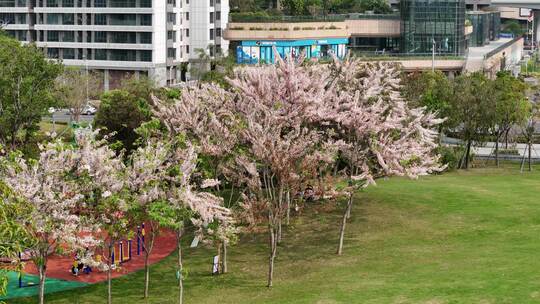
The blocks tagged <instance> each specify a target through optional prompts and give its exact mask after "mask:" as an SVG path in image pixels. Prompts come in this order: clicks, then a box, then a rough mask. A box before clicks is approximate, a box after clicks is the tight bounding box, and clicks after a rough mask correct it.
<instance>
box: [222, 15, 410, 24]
mask: <svg viewBox="0 0 540 304" xmlns="http://www.w3.org/2000/svg"><path fill="white" fill-rule="evenodd" d="M399 18H400V16H399V14H361V13H350V14H332V15H323V16H283V15H268V14H266V13H230V14H229V22H232V23H235V22H236V23H242V22H254V23H257V22H261V23H263V22H265V23H266V22H275V23H278V22H342V21H345V20H351V19H352V20H355V19H390V20H397V19H399Z"/></svg>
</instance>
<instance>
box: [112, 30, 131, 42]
mask: <svg viewBox="0 0 540 304" xmlns="http://www.w3.org/2000/svg"><path fill="white" fill-rule="evenodd" d="M109 35H110V39H109V42H110V43H137V34H136V33H131V32H111V33H109Z"/></svg>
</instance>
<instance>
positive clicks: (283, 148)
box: [229, 58, 333, 287]
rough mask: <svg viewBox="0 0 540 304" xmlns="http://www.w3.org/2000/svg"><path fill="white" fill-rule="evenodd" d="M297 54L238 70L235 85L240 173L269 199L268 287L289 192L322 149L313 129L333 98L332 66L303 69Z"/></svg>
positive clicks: (254, 193) (262, 197) (320, 137)
mask: <svg viewBox="0 0 540 304" xmlns="http://www.w3.org/2000/svg"><path fill="white" fill-rule="evenodd" d="M299 62H301V59H299V61H298V62H297V61H294V60H292V58H288V60H286V61H285V60H282V59H280V58H278V63H277V64H276V65H269V66H264V67H256V68H253V67H250V68H244V69H239V70H237V71H236V74H235V76H234V78H232V79H230V80H229V81H230V84H231V86H232V87H233V92H235V98H234V100H235V104H234V106H235V108H234V110H235V112H236V113H237V115H239V116H240V118H241V123H242V128H241V130H240V132H239V135H240V142H241V144H242V146H243V151H244V153H243V154H242V155H240V156H241V157H240V158H238V159H237V162H238V164H239V166H238V169H237V170H238V171H240V172H242V171H246V172H248V173H249V175H244V176H245V177H247V178H250V179H251V181H249V182H247V184H248V185H250V186H251V189H250V192H251V197H256V198H257V199H256V200H257V201H260V202H264V204H265V206H266V208H265V209H266V210H265V213H266V217H267V221H268V222H267V223H268V231H269V235H270V237H269V249H270V254H269V269H268V287H271V286H272V284H273V275H274V260H275V258H276V255H277V245H278V242H279V241H280V240H281V222H282V219H283V215H284V214H286V210H287V208H289V207H290V206H289V205H288V204H287V203H286V201H287V199H286V197H287V196H286V193H287V192H290V190H291V188H292V187H293V185H294V184H295V183H296V182H298V181H299V180H300V179H301V176H300V168H301V165H300V164H301V163H302V161H303V160H305V159H307V158H310V157H312V156H313V155H314V154H316V153H319V152H320V151H321V148H322V147H323V139H324V136H323V134H322V133H321V132H320V131H319V130H318V129H317V128H315V127H314V124H315V122H316V121H317V120H318V117H319V116H320V114H319V111H320V109H321V108H320V106H321V105H323V104H324V100H325V99H327V98H331V94H333V92H332V91H331V90H328V88H327V87H326V86H327V85H328V84H329V81H328V79H329V77H330V73H329V70H324V69H314V68H309V67H302V66H301V65H300V64H299Z"/></svg>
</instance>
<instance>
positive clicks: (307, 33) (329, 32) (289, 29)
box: [223, 21, 349, 40]
mask: <svg viewBox="0 0 540 304" xmlns="http://www.w3.org/2000/svg"><path fill="white" fill-rule="evenodd" d="M223 36H224V38H225V39H227V40H297V39H319V38H348V37H349V31H348V28H347V24H346V23H345V22H344V21H341V22H301V23H300V22H288V23H287V22H276V23H259V22H249V23H229V24H228V27H227V29H226V30H225V31H224V33H223Z"/></svg>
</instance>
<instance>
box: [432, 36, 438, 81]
mask: <svg viewBox="0 0 540 304" xmlns="http://www.w3.org/2000/svg"><path fill="white" fill-rule="evenodd" d="M432 43H433V45H432V46H431V56H432V57H431V72H432V73H435V47H436V46H437V43H436V42H435V38H432Z"/></svg>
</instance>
